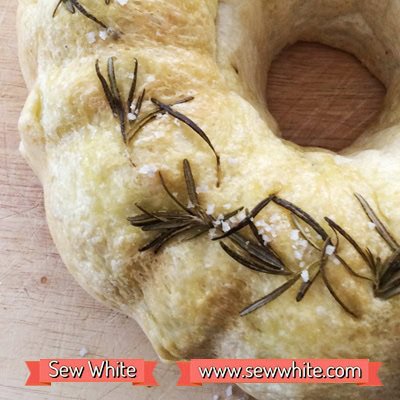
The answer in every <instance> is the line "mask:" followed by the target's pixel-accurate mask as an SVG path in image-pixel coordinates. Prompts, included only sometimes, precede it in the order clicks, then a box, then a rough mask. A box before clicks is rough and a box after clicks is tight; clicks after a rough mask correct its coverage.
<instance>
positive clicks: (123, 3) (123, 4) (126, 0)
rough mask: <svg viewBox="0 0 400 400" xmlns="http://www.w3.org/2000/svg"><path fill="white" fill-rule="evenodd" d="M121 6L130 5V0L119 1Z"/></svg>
mask: <svg viewBox="0 0 400 400" xmlns="http://www.w3.org/2000/svg"><path fill="white" fill-rule="evenodd" d="M117 1H118V3H119V4H121V6H126V5H127V4H128V0H117Z"/></svg>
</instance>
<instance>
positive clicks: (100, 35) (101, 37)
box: [99, 31, 107, 40]
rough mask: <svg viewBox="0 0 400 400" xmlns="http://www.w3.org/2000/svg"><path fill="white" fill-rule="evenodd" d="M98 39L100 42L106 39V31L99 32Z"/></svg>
mask: <svg viewBox="0 0 400 400" xmlns="http://www.w3.org/2000/svg"><path fill="white" fill-rule="evenodd" d="M99 37H100V39H102V40H106V39H107V31H100V32H99Z"/></svg>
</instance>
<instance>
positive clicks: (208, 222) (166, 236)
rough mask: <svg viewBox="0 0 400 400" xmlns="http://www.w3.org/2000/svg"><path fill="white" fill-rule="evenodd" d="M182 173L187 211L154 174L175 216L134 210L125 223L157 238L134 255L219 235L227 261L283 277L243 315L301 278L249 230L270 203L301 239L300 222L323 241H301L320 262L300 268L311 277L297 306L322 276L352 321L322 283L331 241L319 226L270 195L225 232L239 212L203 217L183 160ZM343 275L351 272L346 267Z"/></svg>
mask: <svg viewBox="0 0 400 400" xmlns="http://www.w3.org/2000/svg"><path fill="white" fill-rule="evenodd" d="M183 170H184V177H185V186H186V191H187V196H188V203H189V204H190V207H188V206H185V205H184V204H183V203H182V202H181V201H180V200H179V199H178V198H177V197H176V196H174V195H173V194H172V192H171V191H170V189H169V188H168V186H167V184H166V182H165V180H164V177H163V175H162V174H161V173H159V177H160V182H161V185H162V187H163V189H164V191H165V192H166V193H167V195H168V196H169V197H170V199H171V200H172V201H173V202H174V203H175V204H176V205H177V206H178V208H179V209H178V211H177V210H175V211H171V212H166V211H162V212H161V211H155V212H150V211H147V210H145V209H144V208H143V207H141V206H139V205H137V207H138V208H139V209H140V210H141V211H142V213H143V214H140V215H137V216H135V217H130V218H128V220H129V222H130V223H131V224H132V225H133V226H136V227H140V228H141V229H142V231H144V232H149V231H151V232H158V235H157V236H156V237H155V238H154V239H152V240H151V241H150V242H148V243H147V244H145V245H144V246H143V247H141V248H140V251H146V250H149V249H153V250H154V252H155V253H157V252H158V251H159V250H160V249H161V247H162V246H163V245H164V244H166V243H167V242H168V241H170V240H171V239H173V238H174V237H176V236H181V235H183V234H184V236H185V237H184V240H191V239H193V238H195V237H198V236H200V235H203V234H204V233H206V232H207V231H209V230H210V229H213V228H214V229H216V230H218V231H220V232H222V233H223V234H222V235H221V236H219V237H216V238H213V240H221V239H227V240H229V241H230V243H231V245H230V246H228V245H227V244H226V243H224V242H222V241H221V242H220V246H221V248H222V250H223V251H224V252H225V253H226V254H227V255H228V256H229V257H231V258H232V259H233V260H235V261H236V262H238V263H239V264H241V265H242V266H244V267H246V268H248V269H250V270H253V271H256V272H259V273H264V274H269V275H280V276H287V277H289V280H287V281H286V282H285V283H284V284H283V285H281V286H280V287H278V288H277V289H275V290H274V291H273V292H271V293H269V294H268V295H267V296H265V297H263V298H262V299H259V300H257V301H256V302H255V303H253V304H251V305H250V306H248V307H246V308H245V309H244V310H242V312H241V315H247V314H249V313H251V312H253V311H255V310H257V309H258V308H260V307H262V306H264V305H266V304H268V303H270V302H271V301H273V300H275V299H276V298H278V297H279V296H280V295H281V294H283V293H284V292H286V291H287V290H289V289H290V288H291V287H292V286H293V285H294V284H295V283H296V282H297V281H298V280H299V279H300V278H301V277H302V273H301V272H294V271H293V270H292V269H290V268H288V267H287V266H286V265H285V263H284V262H283V261H282V259H281V258H280V257H279V255H278V254H277V253H276V251H274V250H273V249H272V248H271V246H270V245H269V244H268V243H265V242H264V240H263V239H262V237H261V236H260V234H259V233H258V230H257V227H256V226H255V224H254V218H255V217H256V216H257V215H258V214H259V213H260V212H261V211H262V210H263V209H264V208H265V207H266V206H268V205H269V204H270V203H271V202H274V203H276V204H278V205H280V206H281V207H283V208H285V209H287V210H288V211H290V212H291V215H292V219H293V220H294V221H296V222H295V226H297V227H299V228H301V229H299V230H300V232H302V234H303V235H306V230H305V229H304V228H303V227H302V226H301V223H300V221H299V220H300V219H301V220H302V221H303V222H305V223H306V224H307V225H308V226H310V227H311V228H312V229H313V230H314V231H315V232H316V233H317V234H318V235H320V236H321V238H324V245H323V246H322V247H321V246H319V245H318V244H316V243H317V242H316V241H314V240H313V239H312V238H311V236H310V235H307V238H308V239H307V240H308V241H309V242H310V243H314V248H315V249H316V250H318V251H319V252H320V253H321V256H320V258H319V259H318V260H316V261H314V262H312V263H311V264H310V265H309V266H307V267H306V268H305V270H307V271H313V276H312V278H311V279H309V280H307V281H304V282H303V283H302V285H301V287H300V288H299V291H298V293H297V296H296V300H297V301H301V300H302V299H303V298H304V296H305V295H306V294H307V292H308V290H309V289H310V288H311V286H312V284H313V283H314V282H315V281H316V279H317V278H318V276H322V280H323V282H324V284H325V285H326V287H327V289H328V291H329V292H330V293H331V295H332V296H333V298H334V299H335V300H336V301H337V302H338V304H339V305H340V306H341V307H342V308H343V309H344V310H345V311H346V312H347V313H349V314H351V315H352V316H356V314H355V313H354V312H353V311H352V310H351V309H350V308H349V307H348V306H346V304H345V303H344V302H343V301H341V299H340V298H339V296H338V295H337V293H336V292H335V290H334V289H333V287H332V285H331V284H330V282H329V280H328V278H327V275H326V272H325V268H326V264H327V261H328V254H327V252H326V249H327V247H328V246H329V245H332V241H331V238H330V237H329V235H328V234H327V233H326V231H325V230H324V229H323V228H322V227H321V225H319V224H318V223H317V222H316V221H315V220H314V219H313V218H312V217H311V216H310V215H309V214H307V213H306V212H305V211H303V210H302V209H300V208H299V207H297V206H295V205H294V204H292V203H290V202H288V201H286V200H283V199H281V198H279V197H277V196H275V195H271V196H269V197H268V198H266V199H265V200H263V201H261V202H260V203H258V204H257V205H256V206H255V207H254V208H253V209H252V210H251V212H249V211H248V210H246V217H245V218H244V219H242V221H240V222H239V223H238V224H237V225H236V226H234V227H233V228H231V229H229V230H227V231H226V229H225V226H224V224H223V222H224V221H226V220H228V219H229V218H231V217H232V216H233V215H235V214H236V213H238V212H239V211H240V210H241V209H239V210H236V211H235V212H233V213H231V214H228V215H225V216H223V217H224V218H223V220H222V221H221V219H220V218H217V219H216V218H215V217H214V216H213V215H208V214H207V213H206V212H205V211H204V209H203V207H202V206H201V204H200V201H199V198H198V196H197V192H196V184H195V180H194V178H193V174H192V170H191V167H190V164H189V161H187V160H184V162H183ZM246 226H248V227H249V228H250V230H251V232H252V234H253V237H252V238H249V237H247V236H245V235H243V234H241V233H240V232H239V231H240V230H241V229H243V228H245V227H246ZM224 231H226V232H224ZM337 244H338V240H337ZM347 269H348V270H351V269H350V267H348V268H347ZM354 274H355V273H354ZM303 280H304V279H303Z"/></svg>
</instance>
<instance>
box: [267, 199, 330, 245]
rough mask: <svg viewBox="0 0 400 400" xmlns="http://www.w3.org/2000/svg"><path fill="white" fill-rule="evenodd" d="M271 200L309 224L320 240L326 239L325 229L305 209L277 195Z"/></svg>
mask: <svg viewBox="0 0 400 400" xmlns="http://www.w3.org/2000/svg"><path fill="white" fill-rule="evenodd" d="M272 201H273V202H274V203H276V204H278V205H279V206H281V207H283V208H286V209H287V210H289V211H290V212H292V213H293V214H295V215H297V216H298V217H299V218H300V219H302V220H303V221H304V222H305V223H306V224H308V225H309V226H311V228H312V229H314V231H315V232H317V233H318V234H319V235H320V236H321V238H322V240H326V239H327V238H328V237H329V236H328V234H327V233H326V232H325V230H324V229H323V228H322V226H321V225H320V224H318V222H317V221H315V220H314V218H312V217H311V216H310V215H309V214H307V213H306V212H305V211H303V210H302V209H301V208H299V207H297V206H295V205H294V204H292V203H290V202H289V201H287V200H283V199H281V198H279V197H277V196H273V198H272Z"/></svg>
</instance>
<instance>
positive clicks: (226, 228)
mask: <svg viewBox="0 0 400 400" xmlns="http://www.w3.org/2000/svg"><path fill="white" fill-rule="evenodd" d="M230 229H231V227H230V225H229V224H228V223H227V222H223V223H222V230H223V231H224V232H228V231H229V230H230Z"/></svg>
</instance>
